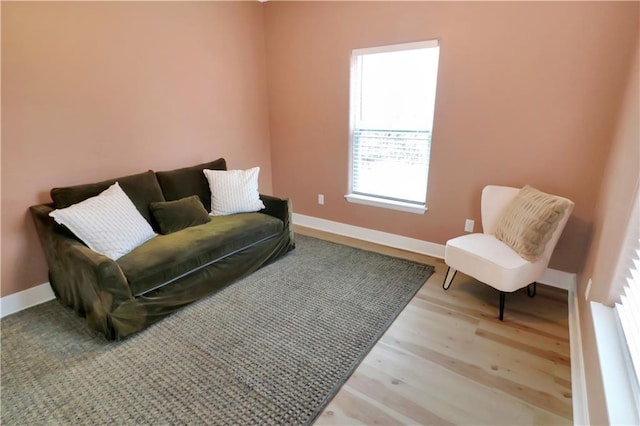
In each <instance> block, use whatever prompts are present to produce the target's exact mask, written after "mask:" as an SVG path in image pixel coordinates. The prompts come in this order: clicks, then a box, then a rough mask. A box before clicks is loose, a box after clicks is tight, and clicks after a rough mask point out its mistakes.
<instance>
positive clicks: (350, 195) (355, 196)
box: [344, 39, 440, 214]
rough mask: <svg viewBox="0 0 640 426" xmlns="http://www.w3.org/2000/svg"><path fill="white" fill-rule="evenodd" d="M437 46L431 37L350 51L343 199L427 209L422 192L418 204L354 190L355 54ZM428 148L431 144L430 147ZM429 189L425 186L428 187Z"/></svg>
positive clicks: (357, 106) (394, 207) (357, 107)
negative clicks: (346, 173)
mask: <svg viewBox="0 0 640 426" xmlns="http://www.w3.org/2000/svg"><path fill="white" fill-rule="evenodd" d="M435 47H438V48H439V47H440V40H439V39H430V40H423V41H415V42H409V43H398V44H389V45H384V46H376V47H366V48H360V49H353V50H352V51H351V61H350V79H349V174H348V179H349V180H348V188H347V189H348V192H347V195H345V196H344V197H345V199H346V200H347V201H348V202H350V203H356V204H363V205H367V206H373V207H382V208H387V209H392V210H399V211H403V212H408V213H415V214H424V213H425V212H426V211H427V210H428V209H427V205H426V196H427V194H428V191H427V194H425V202H424V203H423V204H420V203H412V202H407V201H401V200H395V199H391V198H386V197H376V196H372V195H364V194H359V193H355V192H354V191H353V168H354V164H353V160H354V158H353V148H354V147H353V143H354V134H355V130H356V129H355V127H356V123H357V122H358V120H357V117H356V114H357V112H358V111H360V102H359V97H358V96H357V95H358V94H359V90H358V89H357V88H356V87H355V86H356V85H355V84H354V83H355V81H357V79H358V78H359V71H360V70H359V67H358V63H357V61H358V57H360V56H363V55H370V54H376V53H385V52H398V51H408V50H417V49H426V48H435ZM439 59H440V58H439V53H438V67H439ZM437 76H438V73H437V72H436V91H437ZM434 117H435V99H434ZM434 121H435V120H434ZM430 143H433V126H432V128H431V142H430ZM429 149H431V147H429ZM429 163H431V158H430V156H429ZM429 165H430V164H428V165H427V176H426V179H427V185H428V182H429V171H430V169H431V168H430V167H429ZM427 189H428V188H427Z"/></svg>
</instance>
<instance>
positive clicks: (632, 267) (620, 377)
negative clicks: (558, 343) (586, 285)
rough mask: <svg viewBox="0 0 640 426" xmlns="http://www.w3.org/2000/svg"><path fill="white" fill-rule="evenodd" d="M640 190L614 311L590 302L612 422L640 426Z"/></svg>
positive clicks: (616, 284) (615, 289)
mask: <svg viewBox="0 0 640 426" xmlns="http://www.w3.org/2000/svg"><path fill="white" fill-rule="evenodd" d="M638 218H640V188H637V189H636V194H635V197H634V200H633V208H632V211H631V215H630V217H629V222H628V224H627V229H626V233H625V234H626V235H625V240H624V242H623V243H622V247H621V251H620V255H619V259H618V263H617V266H616V272H615V275H614V277H613V286H612V292H615V293H619V295H618V297H619V300H620V301H619V302H618V303H616V304H615V306H614V307H613V308H610V307H608V306H606V305H603V304H601V303H597V302H593V301H592V302H591V313H592V316H593V326H594V332H595V337H596V343H597V349H598V358H599V360H600V370H601V373H602V383H603V387H604V394H605V401H606V404H607V414H608V416H609V422H610V423H611V424H612V425H613V424H640V383H639V379H640V221H639V220H638Z"/></svg>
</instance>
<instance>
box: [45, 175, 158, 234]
mask: <svg viewBox="0 0 640 426" xmlns="http://www.w3.org/2000/svg"><path fill="white" fill-rule="evenodd" d="M116 182H118V183H119V184H120V187H121V188H122V190H123V191H124V193H125V194H127V196H128V197H129V198H130V199H131V201H132V202H133V204H134V205H135V206H136V208H137V209H138V211H139V212H140V214H141V215H142V216H143V217H144V218H145V219H146V220H147V222H149V224H150V225H151V226H152V227H153V229H154V231H156V232H157V231H158V227H157V225H156V223H155V222H154V220H153V218H152V216H151V212H150V211H149V204H150V203H153V202H158V201H164V200H165V198H164V196H163V195H162V189H161V188H160V184H159V183H158V179H157V178H156V174H155V173H154V172H153V170H149V171H147V172H144V173H138V174H136V175H129V176H123V177H119V178H117V179H109V180H105V181H102V182H97V183H89V184H85V185H75V186H67V187H65V188H53V189H52V190H51V199H52V200H53V204H54V206H55V208H56V209H64V208H65V207H69V206H70V205H72V204H77V203H79V202H81V201H84V200H86V199H87V198H91V197H95V196H96V195H98V194H100V193H101V192H102V191H104V190H105V189H107V188H109V187H110V186H111V185H113V184H114V183H116Z"/></svg>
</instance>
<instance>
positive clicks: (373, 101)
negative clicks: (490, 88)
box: [346, 40, 439, 213]
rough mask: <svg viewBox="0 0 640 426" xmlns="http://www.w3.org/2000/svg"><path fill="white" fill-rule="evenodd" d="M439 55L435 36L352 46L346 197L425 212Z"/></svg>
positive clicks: (388, 206) (358, 201) (372, 203)
mask: <svg viewBox="0 0 640 426" xmlns="http://www.w3.org/2000/svg"><path fill="white" fill-rule="evenodd" d="M438 56H439V47H438V42H437V41H436V40H431V41H423V42H416V43H406V44H397V45H392V46H382V47H374V48H368V49H356V50H353V51H352V54H351V104H350V108H351V110H350V113H351V121H350V173H349V194H348V195H347V196H346V198H347V200H348V201H350V202H355V203H362V204H369V205H374V206H380V207H387V208H393V209H398V210H403V211H409V212H415V213H424V212H425V210H426V199H427V179H428V175H429V154H430V151H431V133H432V126H433V115H434V105H435V97H436V79H437V74H438Z"/></svg>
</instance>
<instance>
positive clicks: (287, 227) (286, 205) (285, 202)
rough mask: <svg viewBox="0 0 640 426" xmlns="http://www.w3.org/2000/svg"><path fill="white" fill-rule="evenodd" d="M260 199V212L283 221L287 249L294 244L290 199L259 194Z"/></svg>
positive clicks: (291, 247)
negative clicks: (287, 238)
mask: <svg viewBox="0 0 640 426" xmlns="http://www.w3.org/2000/svg"><path fill="white" fill-rule="evenodd" d="M260 199H261V200H262V202H263V203H264V207H265V208H264V209H262V210H260V213H265V214H268V215H269V216H273V217H276V218H278V219H280V220H281V221H282V222H283V223H284V231H285V232H288V233H289V242H288V247H289V249H288V250H291V249H293V248H294V247H295V246H296V243H295V233H294V232H293V206H292V204H291V199H290V198H287V199H283V198H278V197H273V196H271V195H264V194H260Z"/></svg>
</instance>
